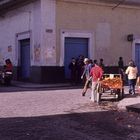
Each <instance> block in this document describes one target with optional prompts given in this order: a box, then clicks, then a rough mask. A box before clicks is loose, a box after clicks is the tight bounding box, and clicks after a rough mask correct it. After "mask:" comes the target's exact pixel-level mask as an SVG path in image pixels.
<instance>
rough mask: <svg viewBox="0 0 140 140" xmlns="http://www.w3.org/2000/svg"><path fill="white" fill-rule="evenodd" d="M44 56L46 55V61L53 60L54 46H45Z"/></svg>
mask: <svg viewBox="0 0 140 140" xmlns="http://www.w3.org/2000/svg"><path fill="white" fill-rule="evenodd" d="M45 56H46V62H48V61H50V62H53V61H55V47H50V48H47V49H46V52H45Z"/></svg>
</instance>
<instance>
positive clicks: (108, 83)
mask: <svg viewBox="0 0 140 140" xmlns="http://www.w3.org/2000/svg"><path fill="white" fill-rule="evenodd" d="M95 92H96V98H97V102H100V101H101V96H102V94H103V93H106V92H107V93H109V92H110V95H115V97H116V99H118V100H120V99H122V98H123V96H124V87H123V81H122V78H121V74H104V75H103V78H102V80H101V81H99V83H98V84H97V87H96V89H95Z"/></svg>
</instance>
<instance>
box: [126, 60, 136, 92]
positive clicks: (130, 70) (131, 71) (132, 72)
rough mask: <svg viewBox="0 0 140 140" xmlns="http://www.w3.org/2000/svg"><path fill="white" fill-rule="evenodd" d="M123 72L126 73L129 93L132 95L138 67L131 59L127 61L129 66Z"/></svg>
mask: <svg viewBox="0 0 140 140" xmlns="http://www.w3.org/2000/svg"><path fill="white" fill-rule="evenodd" d="M125 74H127V75H128V84H129V93H130V94H132V95H134V94H135V85H136V79H137V74H138V69H137V67H136V65H135V63H134V61H133V60H131V61H130V62H129V66H128V67H127V69H126V71H125Z"/></svg>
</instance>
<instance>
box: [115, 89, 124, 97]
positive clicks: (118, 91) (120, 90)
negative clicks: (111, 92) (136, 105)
mask: <svg viewBox="0 0 140 140" xmlns="http://www.w3.org/2000/svg"><path fill="white" fill-rule="evenodd" d="M117 94H118V100H121V99H122V98H123V95H124V89H117Z"/></svg>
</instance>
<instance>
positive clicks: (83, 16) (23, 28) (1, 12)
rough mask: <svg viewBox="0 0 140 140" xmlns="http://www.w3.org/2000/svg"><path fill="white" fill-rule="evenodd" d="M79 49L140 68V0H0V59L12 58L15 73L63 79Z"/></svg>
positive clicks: (30, 77) (35, 78)
mask: <svg viewBox="0 0 140 140" xmlns="http://www.w3.org/2000/svg"><path fill="white" fill-rule="evenodd" d="M81 54H82V55H84V56H85V57H89V58H91V59H97V60H99V59H100V58H103V59H104V63H105V65H107V66H109V67H115V66H117V61H118V58H119V57H120V56H122V57H123V58H124V61H125V64H127V62H128V61H129V59H134V60H135V61H136V64H137V65H138V67H139V70H140V62H139V61H140V1H139V0H126V1H120V0H102V1H101V0H0V65H1V66H2V65H3V64H4V60H5V59H7V58H10V59H11V60H12V62H13V64H14V79H17V80H29V81H32V82H39V83H49V82H62V81H64V80H65V79H67V78H69V69H68V64H69V62H70V61H71V58H72V57H78V56H79V55H81Z"/></svg>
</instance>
